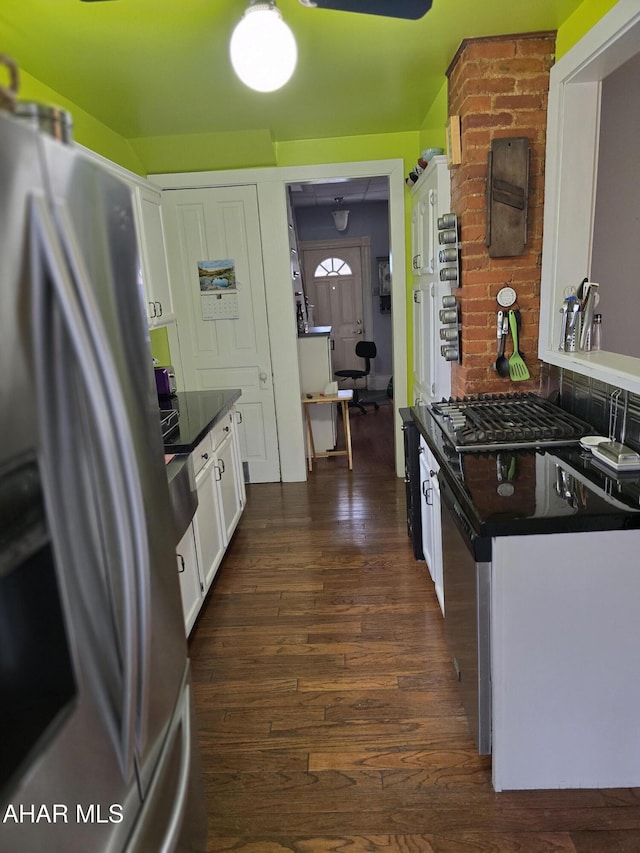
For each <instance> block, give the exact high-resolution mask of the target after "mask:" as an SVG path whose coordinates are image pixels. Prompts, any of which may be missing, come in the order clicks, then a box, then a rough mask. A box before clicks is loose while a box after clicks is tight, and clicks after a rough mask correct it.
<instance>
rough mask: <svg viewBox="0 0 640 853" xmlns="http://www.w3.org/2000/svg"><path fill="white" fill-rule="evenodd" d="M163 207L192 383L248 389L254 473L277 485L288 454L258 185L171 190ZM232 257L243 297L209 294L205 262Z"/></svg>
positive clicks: (243, 442)
mask: <svg viewBox="0 0 640 853" xmlns="http://www.w3.org/2000/svg"><path fill="white" fill-rule="evenodd" d="M162 206H163V212H164V213H165V214H166V217H165V225H166V229H167V233H166V248H167V258H168V263H169V271H170V275H171V287H172V291H173V295H174V301H175V313H176V317H177V321H178V328H179V334H180V351H181V355H182V362H183V370H184V382H185V388H186V390H197V391H201V390H206V389H213V388H240V389H241V391H242V397H241V398H240V399H239V400H238V402H237V403H236V407H237V408H238V409H239V411H240V412H241V413H242V424H240V447H241V452H242V458H243V460H244V461H246V462H248V465H249V478H250V480H251V482H253V483H265V482H276V481H278V480H280V459H279V453H278V437H277V430H276V415H275V403H274V392H273V377H272V369H271V349H270V343H269V329H268V324H267V310H266V298H265V286H264V271H263V260H262V244H261V240H260V223H259V218H258V202H257V193H256V188H255V186H230V187H222V188H201V189H200V188H199V189H183V190H165V191H164V192H163V194H162ZM226 260H230V261H232V262H233V268H234V273H235V284H236V287H237V294H236V298H235V299H234V294H233V292H229V291H224V292H223V291H220V292H218V294H217V295H216V294H212V293H210V292H209V293H206V292H205V293H204V294H203V293H202V292H201V274H200V272H199V266H198V265H199V264H200V265H201V266H204V265H203V262H210V261H226ZM204 286H205V287H206V284H205V285H204ZM218 296H219V297H220V298H219V299H218V298H217V297H218ZM214 300H217V301H218V302H219V303H220V304H221V305H222V306H223V308H220V309H218V308H217V306H216V301H214ZM211 315H213V317H211ZM227 315H228V316H227ZM209 317H211V319H209Z"/></svg>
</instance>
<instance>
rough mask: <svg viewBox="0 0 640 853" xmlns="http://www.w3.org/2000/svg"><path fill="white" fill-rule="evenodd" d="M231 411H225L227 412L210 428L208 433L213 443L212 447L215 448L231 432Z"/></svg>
mask: <svg viewBox="0 0 640 853" xmlns="http://www.w3.org/2000/svg"><path fill="white" fill-rule="evenodd" d="M232 417H233V415H232V413H231V412H227V414H226V415H225V416H224V417H223V418H222V420H220V421H218V423H217V424H216V425H215V426H214V428H213V429H212V430H211V432H210V433H209V435H210V436H211V441H212V444H213V449H214V450H217V449H218V448H219V447H220V445H221V444H222V442H223V441H224V440H225V438H226V437H227V436H228V435H230V434H231V427H232V423H233V421H232Z"/></svg>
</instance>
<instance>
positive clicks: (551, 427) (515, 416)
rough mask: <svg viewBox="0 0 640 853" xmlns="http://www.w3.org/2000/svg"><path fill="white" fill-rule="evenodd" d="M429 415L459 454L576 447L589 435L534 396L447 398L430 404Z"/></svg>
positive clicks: (585, 428) (580, 425) (576, 422)
mask: <svg viewBox="0 0 640 853" xmlns="http://www.w3.org/2000/svg"><path fill="white" fill-rule="evenodd" d="M430 411H431V414H432V416H433V417H434V419H435V420H436V422H437V423H438V425H439V426H440V428H441V429H442V431H443V432H444V433H445V435H446V436H447V438H449V440H450V441H451V442H452V443H453V445H454V446H455V448H456V450H460V451H465V450H496V449H499V448H505V449H507V448H509V449H511V448H520V447H551V446H558V445H566V444H575V443H576V442H577V441H579V439H580V438H581V437H582V436H583V435H587V434H588V433H589V432H590V431H592V428H591V427H590V426H589V424H586V423H584V422H583V421H581V420H579V419H578V418H576V417H574V416H573V415H570V414H569V413H568V412H565V411H564V410H563V409H561V408H560V407H559V406H556V405H555V404H553V403H551V402H550V401H549V400H545V399H544V398H543V397H538V396H537V395H536V394H507V395H499V394H493V395H482V396H479V397H463V398H462V399H460V398H457V399H453V398H450V399H449V400H443V401H442V402H441V403H433V404H432V406H431V409H430Z"/></svg>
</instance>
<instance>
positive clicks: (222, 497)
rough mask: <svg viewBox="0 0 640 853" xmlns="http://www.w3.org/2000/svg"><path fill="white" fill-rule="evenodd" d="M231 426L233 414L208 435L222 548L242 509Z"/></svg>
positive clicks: (233, 434) (229, 536)
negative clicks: (211, 452)
mask: <svg viewBox="0 0 640 853" xmlns="http://www.w3.org/2000/svg"><path fill="white" fill-rule="evenodd" d="M234 425H235V424H234V414H233V412H230V413H229V414H228V415H227V416H226V417H225V418H224V420H223V421H222V422H221V423H220V424H218V425H217V426H216V427H215V428H214V430H213V433H212V441H213V459H214V463H213V464H214V466H215V469H216V471H215V480H216V484H217V490H218V503H219V507H220V520H221V523H222V533H223V544H224V545H225V547H226V546H227V545H228V544H229V541H230V540H231V536H232V535H233V531H234V530H235V529H236V526H237V524H238V521H239V519H240V515H241V514H242V510H243V509H244V495H243V494H241V488H240V477H239V473H238V469H237V465H238V454H237V453H236V452H235V450H234V436H235V433H234ZM242 491H244V488H243V489H242Z"/></svg>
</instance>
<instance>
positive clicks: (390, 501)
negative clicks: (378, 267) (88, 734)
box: [190, 406, 640, 853]
mask: <svg viewBox="0 0 640 853" xmlns="http://www.w3.org/2000/svg"><path fill="white" fill-rule="evenodd" d="M391 417H392V410H391V407H390V406H383V407H381V408H380V409H379V410H378V412H369V413H368V414H367V415H366V416H365V415H360V414H357V413H356V414H353V416H352V418H351V420H352V426H353V444H354V470H353V472H351V473H350V472H349V471H348V470H347V462H346V459H345V458H343V457H334V458H331V459H321V460H317V465H314V471H313V473H312V474H311V475H310V477H309V481H308V482H307V483H305V484H297V483H296V484H266V485H251V486H249V487H248V496H247V508H246V511H245V513H244V516H243V518H242V520H241V521H240V525H239V527H238V530H237V531H236V534H235V537H234V539H233V541H232V543H231V545H230V547H229V550H228V552H227V555H226V557H225V560H224V563H223V565H222V567H221V569H220V570H219V573H218V576H217V578H216V581H215V584H214V587H213V589H212V591H211V593H210V595H209V598H208V601H207V603H206V604H205V607H204V608H203V612H202V615H201V617H200V619H199V621H198V623H197V625H196V627H195V629H194V631H193V633H192V637H191V641H190V654H191V658H192V664H193V681H194V693H195V699H196V707H197V713H198V724H199V734H200V741H201V745H202V752H203V774H204V784H205V791H206V797H207V807H208V814H209V850H210V851H241V853H287V851H294V853H330V851H340V853H344V851H349V853H360V851H384V853H396V851H397V852H398V853H485V851H487V853H488V852H489V851H492V853H515V851H524V853H638V851H640V789H620V790H606V791H595V790H584V791H529V792H506V793H501V794H496V793H494V792H493V790H492V788H491V779H490V758H488V757H485V756H478V755H477V753H476V751H475V748H474V744H473V741H472V739H471V737H470V735H469V732H468V729H467V724H466V720H465V717H464V715H463V713H462V708H461V705H460V702H459V699H458V693H457V685H456V681H455V675H454V670H453V666H452V664H451V662H450V660H449V656H448V653H447V647H446V643H445V638H444V632H443V620H442V616H441V614H440V610H439V608H438V604H437V601H436V597H435V594H434V592H433V587H432V584H431V582H430V580H429V577H428V573H427V570H426V567H425V564H424V563H418V562H415V561H414V559H413V555H412V551H411V547H410V543H409V539H408V537H407V532H406V516H405V498H404V484H403V482H402V480H399V479H398V478H396V477H395V475H394V473H393V446H392V433H391ZM630 675H631V674H630Z"/></svg>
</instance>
